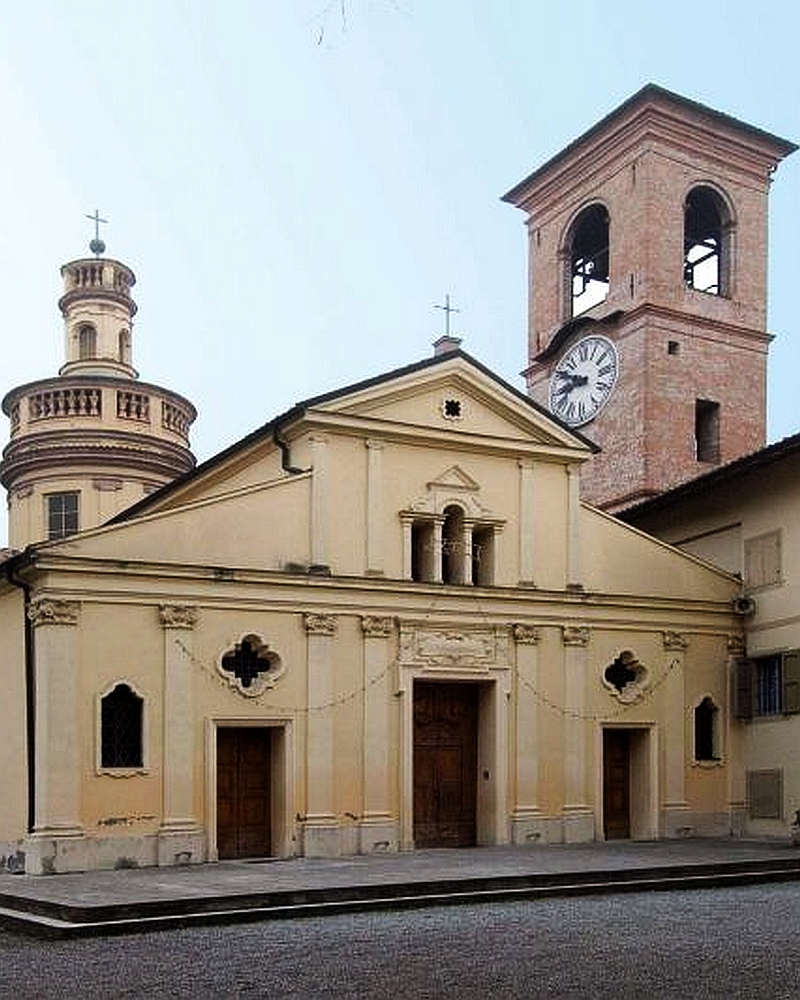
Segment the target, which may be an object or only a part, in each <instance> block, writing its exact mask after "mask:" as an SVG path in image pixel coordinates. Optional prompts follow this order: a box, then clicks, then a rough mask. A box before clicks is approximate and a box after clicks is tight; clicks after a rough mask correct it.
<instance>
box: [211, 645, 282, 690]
mask: <svg viewBox="0 0 800 1000" xmlns="http://www.w3.org/2000/svg"><path fill="white" fill-rule="evenodd" d="M283 669H284V668H283V664H282V663H281V658H280V657H279V656H278V654H277V653H276V652H275V651H274V650H272V649H270V648H269V646H268V645H267V643H265V642H264V641H263V640H262V639H261V638H260V637H259V636H257V635H246V636H244V638H243V639H241V640H240V641H239V642H236V643H234V645H233V648H232V649H229V650H228V651H227V652H225V653H223V654H222V656H221V658H220V661H219V670H220V673H221V674H222V676H223V677H224V678H225V679H226V680H227V681H228V683H229V684H230V685H231V687H234V688H236V689H237V690H238V691H239V692H240V693H241V694H244V695H247V696H248V697H254V696H256V695H259V694H262V693H263V692H264V691H265V690H266V689H267V688H268V687H272V685H273V684H274V683H275V681H276V680H277V679H278V677H280V675H281V674H282V673H283Z"/></svg>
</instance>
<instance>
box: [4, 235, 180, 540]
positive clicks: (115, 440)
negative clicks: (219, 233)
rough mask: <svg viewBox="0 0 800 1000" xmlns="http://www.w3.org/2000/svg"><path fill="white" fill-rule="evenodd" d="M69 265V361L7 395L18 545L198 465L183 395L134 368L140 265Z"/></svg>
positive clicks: (11, 501)
mask: <svg viewBox="0 0 800 1000" xmlns="http://www.w3.org/2000/svg"><path fill="white" fill-rule="evenodd" d="M90 249H91V250H92V251H93V252H94V253H95V256H94V257H85V258H81V259H80V260H73V261H70V262H69V263H68V264H65V265H64V266H63V267H62V268H61V275H62V277H63V279H64V294H63V295H62V296H61V298H60V299H59V303H58V304H59V308H60V309H61V313H62V315H63V317H64V336H65V352H64V353H65V361H64V364H63V365H62V366H61V368H60V370H59V373H58V375H57V376H54V377H52V378H46V379H42V380H40V381H37V382H29V383H27V384H26V385H21V386H18V387H17V388H15V389H12V390H11V391H10V392H9V393H7V394H6V396H5V398H4V399H3V401H2V408H3V412H4V413H5V414H6V416H7V417H8V418H9V419H10V421H11V440H10V441H9V443H8V445H6V447H5V449H4V451H3V457H2V461H1V462H0V483H2V485H3V486H4V487H5V488H6V489H7V490H8V511H9V525H8V541H9V545H10V546H11V547H12V548H13V549H21V548H24V547H25V546H26V545H29V544H31V543H32V542H37V541H43V540H45V539H53V538H62V537H65V536H66V535H69V534H72V533H74V532H76V531H82V530H85V529H87V528H92V527H96V526H97V525H99V524H102V523H103V522H104V521H106V520H108V519H109V518H111V517H113V516H114V515H115V514H117V513H118V512H119V511H121V510H123V509H124V508H125V507H128V506H130V505H131V504H132V503H135V502H136V501H137V500H139V499H141V497H142V496H143V495H144V494H146V493H149V492H151V491H152V490H154V489H156V488H158V487H159V486H162V485H163V484H165V483H167V482H169V481H170V480H172V479H174V478H175V477H176V476H179V475H181V474H183V473H185V472H188V471H189V470H190V469H191V468H193V466H194V464H195V459H194V456H193V455H192V452H191V450H190V448H189V428H190V426H191V424H192V422H193V421H194V418H195V416H196V415H197V414H196V411H195V408H194V406H192V404H191V403H190V402H189V400H188V399H185V398H184V397H183V396H180V395H178V393H176V392H172V391H171V390H170V389H163V388H161V387H160V386H157V385H153V384H151V383H146V382H141V381H139V374H138V372H137V371H136V369H135V368H134V367H133V339H132V330H133V318H134V316H135V315H136V303H135V302H134V300H133V298H132V297H131V288H132V287H133V285H134V284H135V282H136V278H135V276H134V273H133V271H132V270H131V269H130V268H129V267H127V266H126V265H125V264H122V263H120V261H117V260H112V259H110V258H108V257H104V256H100V254H102V253H104V252H105V244H104V243H102V241H100V240H97V239H95V240H93V241H92V243H91V245H90Z"/></svg>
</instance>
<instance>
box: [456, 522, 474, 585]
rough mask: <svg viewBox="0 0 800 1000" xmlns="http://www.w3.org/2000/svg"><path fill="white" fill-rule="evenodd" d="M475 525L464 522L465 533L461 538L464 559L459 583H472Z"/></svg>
mask: <svg viewBox="0 0 800 1000" xmlns="http://www.w3.org/2000/svg"><path fill="white" fill-rule="evenodd" d="M474 527H475V525H474V524H473V522H472V521H464V531H463V533H462V536H461V547H462V549H463V552H462V558H461V562H460V565H459V569H460V576H461V579H460V580H459V583H463V584H471V583H472V531H473V528H474Z"/></svg>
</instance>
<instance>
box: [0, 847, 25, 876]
mask: <svg viewBox="0 0 800 1000" xmlns="http://www.w3.org/2000/svg"><path fill="white" fill-rule="evenodd" d="M0 871H1V872H10V873H11V874H12V875H21V874H22V873H23V872H24V871H25V844H24V842H23V841H22V840H0Z"/></svg>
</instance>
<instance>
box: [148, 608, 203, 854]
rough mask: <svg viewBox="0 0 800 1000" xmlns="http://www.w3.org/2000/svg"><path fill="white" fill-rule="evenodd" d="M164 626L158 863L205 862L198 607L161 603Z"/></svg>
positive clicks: (161, 618)
mask: <svg viewBox="0 0 800 1000" xmlns="http://www.w3.org/2000/svg"><path fill="white" fill-rule="evenodd" d="M158 617H159V622H160V623H161V627H162V629H163V630H164V680H163V684H164V689H163V690H164V708H163V766H162V775H163V777H162V818H161V828H160V830H159V833H158V863H159V865H174V864H194V863H198V862H201V861H205V838H204V836H203V833H202V831H201V828H200V824H199V823H198V821H197V818H196V817H195V814H194V813H195V796H194V792H195V789H194V761H195V741H194V728H193V726H194V712H193V685H192V655H193V638H194V626H195V625H196V623H197V617H198V615H197V609H196V608H195V607H192V606H190V605H185V604H160V605H159V607H158Z"/></svg>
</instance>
